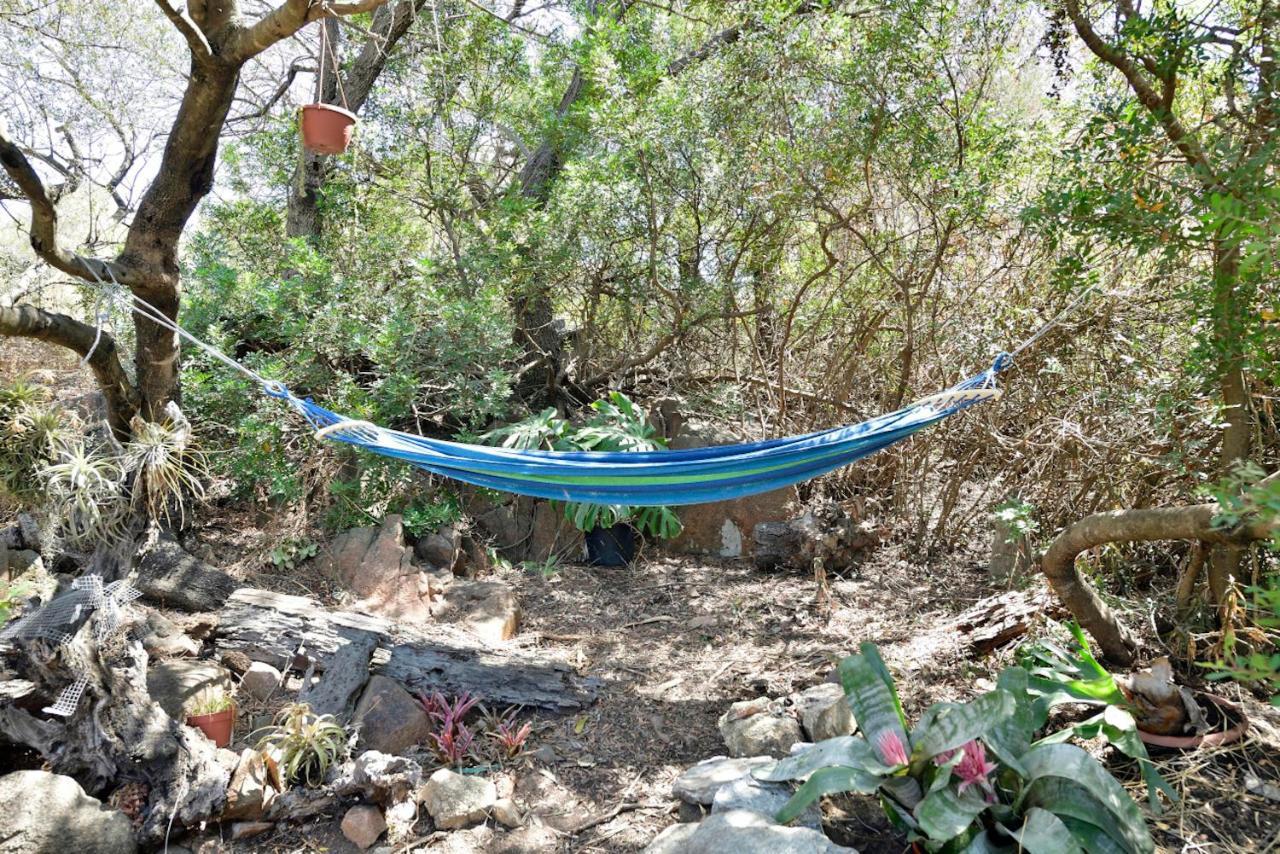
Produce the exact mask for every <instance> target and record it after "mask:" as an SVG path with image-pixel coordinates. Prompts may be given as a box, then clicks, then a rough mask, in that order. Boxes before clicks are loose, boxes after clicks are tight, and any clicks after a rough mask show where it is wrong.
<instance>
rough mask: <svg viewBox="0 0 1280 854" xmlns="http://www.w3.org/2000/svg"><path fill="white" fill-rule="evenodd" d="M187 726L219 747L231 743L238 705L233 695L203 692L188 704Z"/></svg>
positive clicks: (215, 691) (216, 691)
mask: <svg viewBox="0 0 1280 854" xmlns="http://www.w3.org/2000/svg"><path fill="white" fill-rule="evenodd" d="M186 713H187V726H191V727H195V728H196V729H198V730H200V731H201V732H202V733H204V734H205V735H206V736H207V737H208V738H209V740H210V741H212V742H213V743H214V744H215V745H217V746H218V747H226V746H227V745H229V744H230V743H231V732H232V730H234V729H235V725H236V704H235V701H234V700H232V699H231V695H230V694H228V693H227V692H225V691H222V690H210V691H204V692H201V693H200V694H199V695H197V696H196V697H195V699H193V700H192V701H190V702H189V703H187V707H186Z"/></svg>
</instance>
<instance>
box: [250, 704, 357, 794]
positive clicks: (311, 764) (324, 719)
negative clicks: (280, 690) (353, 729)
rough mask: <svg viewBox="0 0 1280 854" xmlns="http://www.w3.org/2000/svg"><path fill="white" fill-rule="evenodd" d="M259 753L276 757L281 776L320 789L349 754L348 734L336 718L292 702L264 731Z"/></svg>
mask: <svg viewBox="0 0 1280 854" xmlns="http://www.w3.org/2000/svg"><path fill="white" fill-rule="evenodd" d="M259 732H261V734H262V735H261V738H260V739H259V741H258V750H260V751H263V752H265V753H268V754H274V755H275V756H276V761H277V762H278V763H279V767H280V773H281V776H283V778H284V779H285V780H286V781H289V782H302V783H304V784H306V785H308V786H316V785H319V784H320V783H322V782H323V781H324V776H325V774H326V773H328V771H329V768H330V767H332V765H333V764H334V763H335V762H337V761H338V760H339V759H341V758H342V757H343V756H345V755H346V753H347V731H346V730H344V729H343V728H342V727H341V726H340V725H339V724H338V723H337V721H335V720H334V718H333V715H317V714H316V713H315V712H313V711H312V710H311V706H309V705H307V704H306V703H290V704H289V705H287V706H285V707H284V708H283V709H281V710H280V712H279V714H277V715H276V718H275V722H274V723H272V724H271V726H268V727H265V728H264V729H262V730H260V731H259Z"/></svg>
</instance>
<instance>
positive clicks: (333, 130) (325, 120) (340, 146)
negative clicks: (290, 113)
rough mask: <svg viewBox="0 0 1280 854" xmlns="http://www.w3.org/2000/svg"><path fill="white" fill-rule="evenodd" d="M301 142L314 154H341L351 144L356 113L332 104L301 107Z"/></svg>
mask: <svg viewBox="0 0 1280 854" xmlns="http://www.w3.org/2000/svg"><path fill="white" fill-rule="evenodd" d="M301 124H302V144H303V145H305V146H306V147H307V149H308V150H310V151H314V152H315V153H316V154H341V153H342V152H344V151H346V150H347V146H349V145H350V144H351V134H352V131H353V130H354V129H355V125H356V114H355V113H353V112H351V111H350V110H344V109H342V108H341V107H335V106H333V105H332V104H307V105H306V106H305V107H303V108H302V121H301Z"/></svg>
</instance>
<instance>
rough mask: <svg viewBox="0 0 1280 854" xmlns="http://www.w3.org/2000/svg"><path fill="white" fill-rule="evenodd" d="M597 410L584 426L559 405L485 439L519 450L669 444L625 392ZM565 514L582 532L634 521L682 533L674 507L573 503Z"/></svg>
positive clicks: (657, 531) (652, 529)
mask: <svg viewBox="0 0 1280 854" xmlns="http://www.w3.org/2000/svg"><path fill="white" fill-rule="evenodd" d="M591 409H592V412H593V415H592V417H591V419H590V420H589V421H587V423H586V424H585V425H583V426H581V427H574V426H573V425H572V424H570V423H569V422H568V421H566V420H565V419H563V418H560V417H559V416H558V415H557V414H556V411H555V410H554V409H546V410H543V411H542V412H540V413H538V414H537V415H533V416H530V417H529V418H526V419H525V420H523V421H518V422H516V423H515V424H511V425H508V426H506V427H500V428H498V429H497V430H492V431H490V432H488V433H485V434H484V435H483V436H481V437H480V438H481V439H482V440H483V441H485V442H490V443H497V444H500V445H501V446H502V447H504V448H515V449H518V450H529V449H535V448H541V449H543V450H554V451H657V450H661V449H662V448H665V447H666V446H667V442H666V440H665V439H664V438H662V436H660V435H658V433H657V431H656V430H654V429H653V426H652V425H651V424H650V423H649V420H648V419H647V418H646V417H645V414H644V412H642V411H641V410H640V408H639V407H637V406H636V405H635V403H633V402H632V401H631V399H630V398H628V397H627V396H626V395H625V394H622V393H621V392H616V391H615V392H610V393H609V397H608V398H606V399H604V400H597V401H596V402H595V403H593V404H591ZM564 515H565V518H566V519H568V520H569V521H570V522H572V523H573V524H574V526H575V527H577V528H578V529H579V530H582V531H590V530H592V529H594V528H611V527H613V526H614V525H616V524H618V523H619V522H630V523H631V524H632V525H634V526H635V528H636V530H638V531H640V532H641V533H642V534H647V535H648V536H651V537H657V538H659V539H664V540H667V539H671V538H672V537H675V536H678V535H679V533H680V528H681V526H680V519H679V518H678V517H677V516H676V514H675V513H674V512H672V510H671V508H670V507H628V506H626V505H619V504H590V503H585V502H570V503H568V504H566V505H565V507H564Z"/></svg>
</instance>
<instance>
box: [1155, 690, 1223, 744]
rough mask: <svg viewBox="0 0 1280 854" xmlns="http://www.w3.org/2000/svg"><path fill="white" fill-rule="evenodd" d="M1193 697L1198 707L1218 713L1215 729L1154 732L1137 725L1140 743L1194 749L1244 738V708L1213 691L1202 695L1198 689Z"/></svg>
mask: <svg viewBox="0 0 1280 854" xmlns="http://www.w3.org/2000/svg"><path fill="white" fill-rule="evenodd" d="M1195 697H1196V702H1197V703H1199V704H1200V705H1201V707H1204V708H1209V709H1211V710H1213V711H1216V712H1217V716H1218V718H1219V728H1218V729H1215V730H1213V731H1212V732H1207V733H1205V734H1204V735H1157V734H1156V733H1154V732H1146V731H1145V730H1143V729H1141V728H1139V729H1138V738H1140V739H1142V742H1143V744H1149V745H1151V746H1152V747H1168V748H1171V749H1174V750H1195V749H1197V748H1200V747H1218V746H1220V745H1223V744H1231V743H1232V742H1235V741H1239V740H1240V739H1241V738H1243V737H1244V734H1245V732H1246V731H1247V730H1248V729H1249V719H1248V718H1247V717H1245V713H1244V709H1242V708H1240V707H1239V706H1237V705H1236V704H1235V703H1233V702H1231V701H1230V700H1225V699H1223V698H1222V697H1218V696H1216V695H1214V694H1205V693H1203V692H1199V691H1197V692H1196V695H1195Z"/></svg>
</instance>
